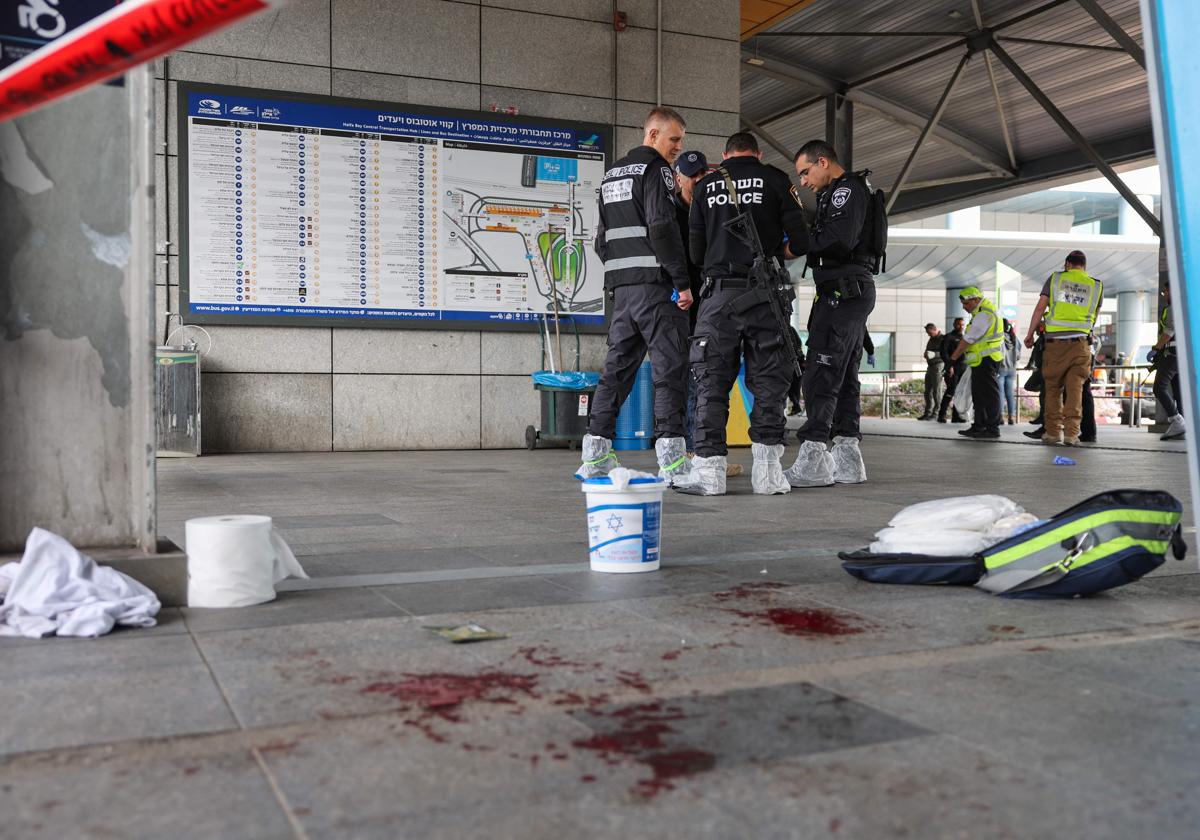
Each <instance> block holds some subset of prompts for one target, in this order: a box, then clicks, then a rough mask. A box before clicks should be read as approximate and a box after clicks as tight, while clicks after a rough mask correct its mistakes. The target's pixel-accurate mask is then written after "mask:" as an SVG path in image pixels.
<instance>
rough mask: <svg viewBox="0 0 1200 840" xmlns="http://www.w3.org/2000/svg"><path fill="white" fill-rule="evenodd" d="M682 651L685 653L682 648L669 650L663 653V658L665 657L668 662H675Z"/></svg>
mask: <svg viewBox="0 0 1200 840" xmlns="http://www.w3.org/2000/svg"><path fill="white" fill-rule="evenodd" d="M681 653H683V650H682V649H680V650H669V651H667V652H666V653H664V654H663V655H662V658H663V659H665V660H666V661H667V662H674V661H675V660H676V659H678V658H679V655H680V654H681Z"/></svg>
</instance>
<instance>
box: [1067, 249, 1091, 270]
mask: <svg viewBox="0 0 1200 840" xmlns="http://www.w3.org/2000/svg"><path fill="white" fill-rule="evenodd" d="M1067 262H1069V263H1071V264H1073V265H1083V266H1086V265H1087V254H1085V253H1083V251H1080V250H1078V249H1077V250H1074V251H1072V252H1071V253H1069V254H1067Z"/></svg>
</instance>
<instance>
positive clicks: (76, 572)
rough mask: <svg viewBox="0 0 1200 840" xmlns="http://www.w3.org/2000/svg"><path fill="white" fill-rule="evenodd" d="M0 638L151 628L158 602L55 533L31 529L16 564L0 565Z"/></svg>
mask: <svg viewBox="0 0 1200 840" xmlns="http://www.w3.org/2000/svg"><path fill="white" fill-rule="evenodd" d="M0 598H3V600H4V603H3V604H0V636H25V637H27V638H31V639H37V638H41V637H42V636H49V635H52V634H57V635H59V636H102V635H104V634H105V633H107V632H108V631H110V630H112V628H113V626H114V625H117V624H121V625H124V626H127V627H153V626H154V624H155V621H154V616H156V615H157V614H158V611H159V609H160V606H161V605H160V604H159V601H158V598H157V597H156V596H155V595H154V593H153V592H151V591H150V590H149V589H147V588H146V587H145V586H143V585H142V584H140V583H138V582H137V581H136V580H134V579H133V578H131V577H129V576H128V575H124V574H122V573H121V572H118V571H117V570H116V569H110V568H108V567H107V566H98V565H96V562H95V561H94V560H92V558H91V557H88V556H87V555H86V554H83V553H81V552H80V551H78V550H77V549H76V548H75V547H74V546H72V545H71V544H70V543H69V542H67V541H66V540H65V539H63V538H62V537H60V536H58V535H57V534H52V533H50V532H49V531H46V530H43V529H42V528H34V529H33V530H32V531H31V532H30V533H29V538H28V539H27V540H26V541H25V554H24V555H23V556H22V557H21V562H19V563H6V564H5V565H3V566H0Z"/></svg>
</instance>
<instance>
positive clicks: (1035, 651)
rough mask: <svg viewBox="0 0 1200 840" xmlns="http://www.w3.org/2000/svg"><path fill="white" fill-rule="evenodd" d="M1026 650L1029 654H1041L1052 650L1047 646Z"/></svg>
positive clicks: (1037, 646)
mask: <svg viewBox="0 0 1200 840" xmlns="http://www.w3.org/2000/svg"><path fill="white" fill-rule="evenodd" d="M1025 650H1026V651H1028V652H1029V653H1041V652H1042V651H1046V650H1050V648H1048V647H1046V646H1045V645H1036V646H1035V647H1031V648H1025Z"/></svg>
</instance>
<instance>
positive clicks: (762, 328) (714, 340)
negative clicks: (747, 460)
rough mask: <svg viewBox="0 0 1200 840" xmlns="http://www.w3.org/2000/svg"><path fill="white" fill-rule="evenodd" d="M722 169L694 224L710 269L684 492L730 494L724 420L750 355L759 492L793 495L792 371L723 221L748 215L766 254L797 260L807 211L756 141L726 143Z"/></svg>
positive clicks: (693, 238)
mask: <svg viewBox="0 0 1200 840" xmlns="http://www.w3.org/2000/svg"><path fill="white" fill-rule="evenodd" d="M723 161H724V162H723V164H722V166H721V167H719V168H718V169H717V171H716V172H712V173H710V174H709V175H708V176H706V177H705V178H704V180H702V181H701V182H700V183H699V184H697V185H696V187H695V195H694V197H693V200H692V211H691V215H690V222H689V247H690V251H691V256H692V260H693V261H694V262H697V263H702V264H703V267H704V268H703V272H704V286H703V288H704V294H703V299H702V301H701V302H700V315H699V317H698V319H697V321H696V329H695V334H694V335H693V336H692V345H691V354H690V356H691V364H692V374H693V376H694V377H695V379H696V388H697V397H696V458H695V460H694V461H693V462H692V464H693V468H694V469H695V472H696V476H695V479H696V480H695V482H694V483H693V484H692V485H691V487H689V488H681V489H682V490H683V492H686V493H696V494H700V495H706V496H714V495H721V494H723V493H724V492H725V476H726V454H727V452H728V450H727V449H726V445H725V424H726V422H727V421H728V419H729V390H730V388H731V387H732V386H733V383H734V380H736V379H737V375H738V369H739V368H740V366H741V359H742V357H743V355H744V356H745V360H746V385H747V387H748V388H749V389H750V392H751V393H752V394H753V395H754V407H753V409H752V410H751V411H750V440H751V441H752V444H753V445H752V447H751V448H752V451H753V455H754V468H753V470H752V472H751V485H752V487H753V489H754V492H755V493H761V494H767V495H769V494H773V493H788V492H790V491H791V486H790V485H789V484H788V482H787V479H785V478H784V477H783V466H782V464H781V463H780V458H781V457H782V455H783V449H784V432H785V426H786V422H787V418H786V417H785V415H784V406H785V402H786V399H787V393H788V386H789V385H790V383H791V379H792V368H791V363H790V361H789V357H788V355H787V352H786V350H785V342H786V341H787V337H786V336H784V335H782V334H781V333H780V328H781V327H780V324H778V323H777V322H776V320H775V318H774V316H773V315H772V310H771V306H770V303H769V301H768V298H767V297H766V296H765V294H764V292H765V290H761V289H756V288H755V287H754V283H752V281H751V279H750V271H751V266H752V264H753V262H754V255H753V254H752V253H751V251H750V249H749V248H748V247H747V246H746V245H745V244H744V243H743V242H742V241H740V240H739V239H738V238H737V237H736V236H735V235H734V234H733V233H731V232H730V231H728V230H726V228H725V223H726V222H728V221H730V220H731V219H733V218H734V217H735V216H737V215H738V214H739V213H740V212H741V211H742V210H748V211H749V212H750V216H751V218H752V219H753V220H754V225H755V227H756V228H757V231H758V236H759V239H760V240H761V242H762V246H763V251H764V252H765V253H766V254H767V255H768V256H771V257H774V256H777V255H778V256H785V257H787V258H794V257H795V254H793V253H792V252H791V251H790V250H788V249H787V247H785V244H784V235H785V234H786V235H787V237H788V245H789V246H794V247H796V248H797V250H798V252H802V251H803V245H804V242H805V241H806V238H807V232H806V230H805V226H804V211H803V209H802V208H801V206H800V201H799V197H798V195H797V193H796V191H795V190H794V188H793V187H792V184H791V182H790V181H789V180H788V176H787V175H785V174H784V173H783V172H782V171H780V170H778V169H776V168H775V167H773V166H767V165H765V164H764V163H763V162H762V152H761V151H760V150H759V148H758V141H757V140H755V138H754V135H752V134H749V133H746V132H738V133H737V134H734V135H732V136H731V137H730V138H729V140H728V142H727V143H726V144H725V154H724V156H723Z"/></svg>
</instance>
